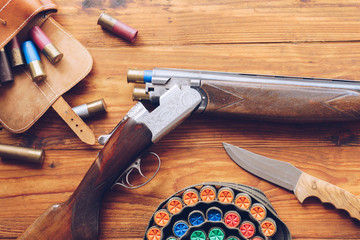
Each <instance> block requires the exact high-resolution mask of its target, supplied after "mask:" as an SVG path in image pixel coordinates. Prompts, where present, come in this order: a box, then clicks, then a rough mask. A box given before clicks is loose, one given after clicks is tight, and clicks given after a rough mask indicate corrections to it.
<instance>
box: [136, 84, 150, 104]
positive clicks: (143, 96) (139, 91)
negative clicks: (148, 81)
mask: <svg viewBox="0 0 360 240" xmlns="http://www.w3.org/2000/svg"><path fill="white" fill-rule="evenodd" d="M133 100H134V101H141V100H150V97H149V94H147V92H146V90H145V87H144V86H141V85H139V86H135V87H134V89H133Z"/></svg>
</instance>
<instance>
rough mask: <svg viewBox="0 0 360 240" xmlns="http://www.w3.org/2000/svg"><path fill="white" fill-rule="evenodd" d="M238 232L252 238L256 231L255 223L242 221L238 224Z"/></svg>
mask: <svg viewBox="0 0 360 240" xmlns="http://www.w3.org/2000/svg"><path fill="white" fill-rule="evenodd" d="M240 232H241V235H243V237H245V238H252V237H253V236H254V235H255V233H256V229H255V225H254V224H253V223H252V222H250V221H244V222H243V223H242V224H241V225H240Z"/></svg>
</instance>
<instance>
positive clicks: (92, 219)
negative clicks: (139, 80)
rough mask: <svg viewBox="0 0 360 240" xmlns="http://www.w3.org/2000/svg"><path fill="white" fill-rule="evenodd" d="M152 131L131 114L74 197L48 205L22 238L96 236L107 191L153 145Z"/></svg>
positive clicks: (83, 239)
mask: <svg viewBox="0 0 360 240" xmlns="http://www.w3.org/2000/svg"><path fill="white" fill-rule="evenodd" d="M151 138H152V133H151V131H150V130H149V129H148V128H147V127H146V126H145V125H143V124H138V123H137V122H136V121H135V120H133V119H132V118H127V119H126V120H123V122H122V123H121V124H120V125H119V127H118V128H117V129H116V130H115V131H114V133H113V135H112V137H111V138H110V139H109V141H108V142H107V143H106V144H105V146H104V148H103V149H102V150H101V151H100V152H99V154H98V156H97V158H96V159H95V161H94V162H93V164H92V165H91V167H90V169H89V170H88V172H87V173H86V175H85V176H84V178H83V180H82V181H81V183H80V185H79V186H78V188H77V189H76V190H75V192H74V193H73V194H72V195H71V196H70V198H69V199H68V200H67V201H66V202H64V203H62V204H59V205H54V206H52V207H50V208H49V209H47V210H46V211H45V213H44V214H43V215H41V216H40V217H39V218H38V219H36V221H35V222H34V223H33V224H32V225H31V226H30V227H29V228H28V229H27V230H26V231H25V233H23V235H22V236H20V237H19V238H18V239H21V240H25V239H29V240H30V239H31V240H33V239H39V240H42V239H52V240H54V239H55V240H56V239H59V240H64V239H66V240H71V239H72V240H90V239H91V240H94V239H97V237H98V232H99V222H98V221H99V212H100V207H101V202H102V198H103V196H104V193H105V192H106V191H107V190H108V189H109V188H110V187H111V186H112V185H113V184H114V182H115V181H116V180H117V178H118V176H119V175H120V174H121V173H122V172H124V171H125V170H126V169H127V168H128V167H129V166H130V164H131V163H132V162H133V161H134V160H135V159H136V158H137V157H138V155H139V154H140V153H142V152H143V151H144V150H145V149H147V148H148V147H150V145H151V144H152V142H151Z"/></svg>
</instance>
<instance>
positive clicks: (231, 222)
mask: <svg viewBox="0 0 360 240" xmlns="http://www.w3.org/2000/svg"><path fill="white" fill-rule="evenodd" d="M224 222H225V224H226V226H228V227H229V228H236V227H237V226H239V224H240V222H241V217H240V215H239V214H238V213H237V212H235V211H229V212H227V213H225V215H224Z"/></svg>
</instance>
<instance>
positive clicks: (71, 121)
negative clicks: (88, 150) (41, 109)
mask: <svg viewBox="0 0 360 240" xmlns="http://www.w3.org/2000/svg"><path fill="white" fill-rule="evenodd" d="M52 107H53V109H54V110H55V111H56V112H57V113H58V114H59V115H60V117H61V118H62V119H63V120H64V121H65V122H66V123H67V125H69V127H70V128H71V129H72V130H73V131H74V133H75V134H76V135H77V136H78V137H79V138H80V140H81V141H83V142H85V143H87V144H90V145H94V144H95V135H94V133H93V132H92V131H91V129H90V128H89V127H88V126H87V125H86V124H85V123H84V121H83V120H82V119H81V118H80V117H79V116H78V115H76V113H75V112H74V111H73V110H72V108H71V107H70V106H69V104H68V103H67V102H66V101H65V100H64V98H63V97H61V96H60V97H59V98H58V99H57V100H56V101H55V102H54V103H53V105H52Z"/></svg>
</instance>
